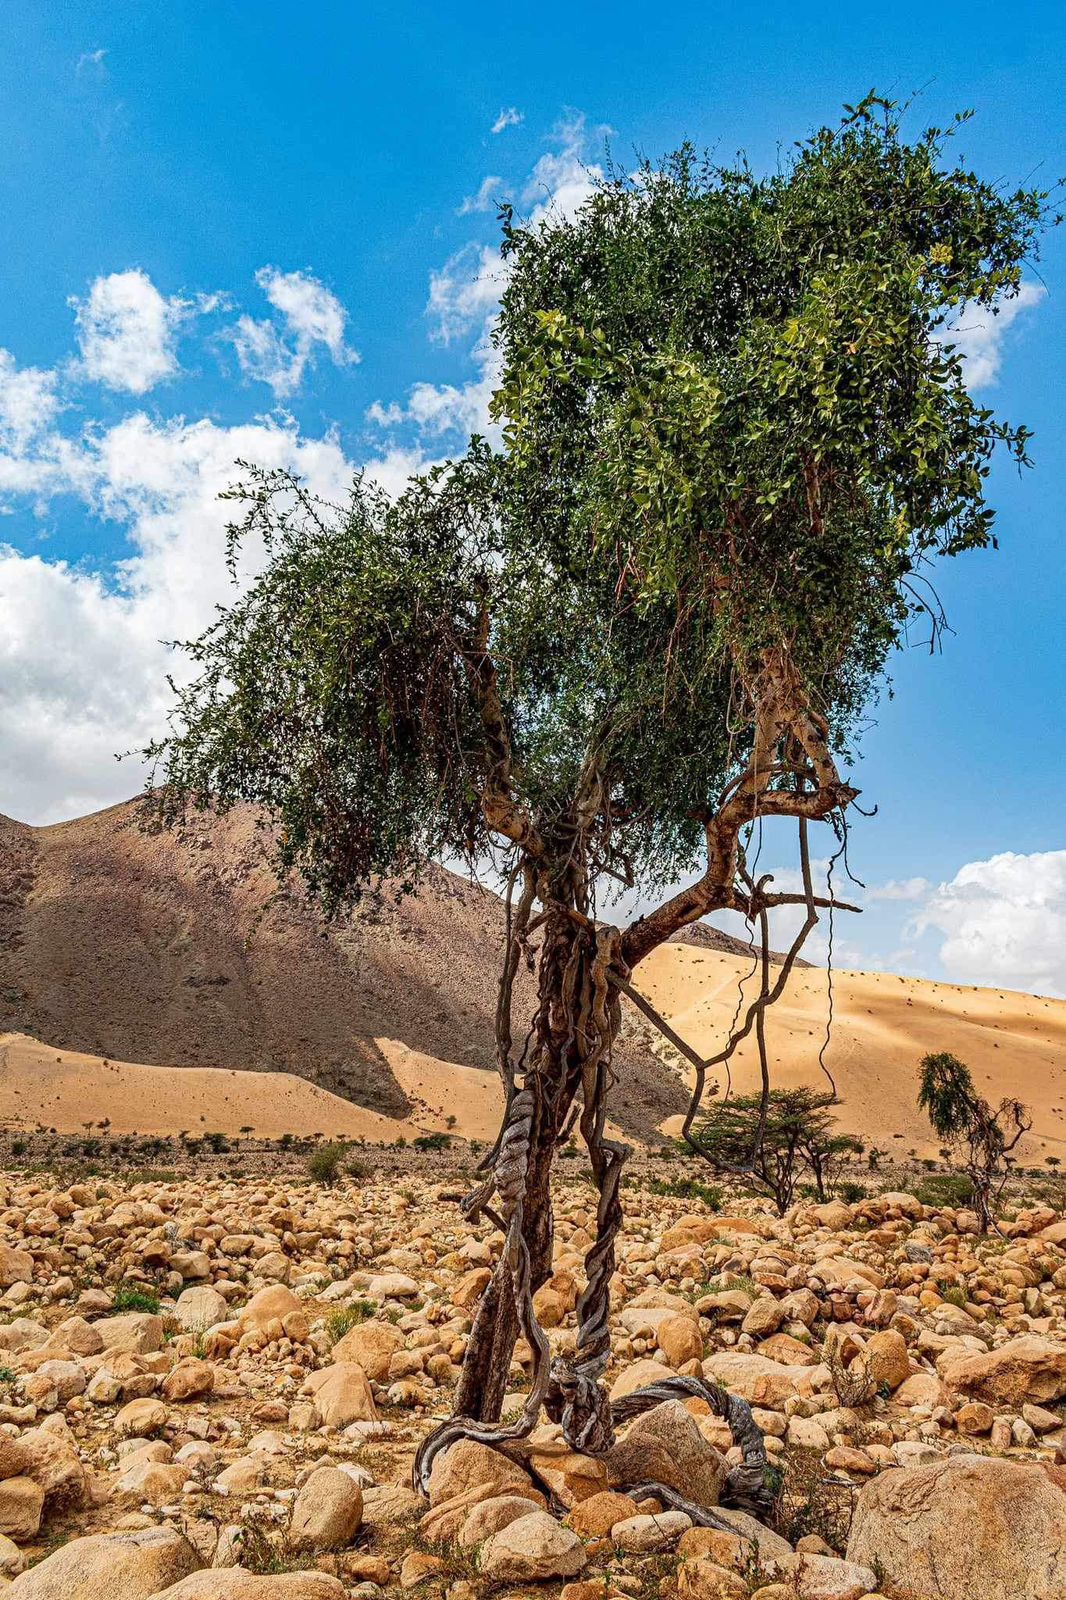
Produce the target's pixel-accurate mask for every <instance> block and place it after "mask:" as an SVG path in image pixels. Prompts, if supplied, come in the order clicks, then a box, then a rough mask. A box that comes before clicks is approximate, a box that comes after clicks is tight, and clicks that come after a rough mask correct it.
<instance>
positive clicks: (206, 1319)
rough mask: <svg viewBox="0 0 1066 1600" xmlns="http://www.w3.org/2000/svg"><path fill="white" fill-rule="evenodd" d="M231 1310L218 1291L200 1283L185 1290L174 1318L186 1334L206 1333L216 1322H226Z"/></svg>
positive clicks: (177, 1303)
mask: <svg viewBox="0 0 1066 1600" xmlns="http://www.w3.org/2000/svg"><path fill="white" fill-rule="evenodd" d="M228 1316H229V1308H228V1306H227V1305H226V1302H225V1300H224V1299H223V1298H222V1296H221V1295H220V1294H219V1292H218V1290H217V1289H212V1288H211V1285H210V1284H208V1283H198V1284H196V1285H195V1287H194V1288H192V1289H183V1290H182V1292H181V1294H179V1296H178V1298H177V1301H176V1302H175V1305H174V1318H175V1321H177V1322H178V1323H179V1324H180V1325H181V1327H183V1328H184V1329H185V1331H186V1333H206V1331H207V1329H208V1328H213V1327H214V1326H215V1323H216V1322H225V1321H226V1318H227V1317H228Z"/></svg>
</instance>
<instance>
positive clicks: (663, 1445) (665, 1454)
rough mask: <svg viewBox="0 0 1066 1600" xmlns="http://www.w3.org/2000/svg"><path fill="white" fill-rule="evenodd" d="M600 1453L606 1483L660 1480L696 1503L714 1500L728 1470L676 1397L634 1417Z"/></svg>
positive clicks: (716, 1502) (705, 1504) (706, 1503)
mask: <svg viewBox="0 0 1066 1600" xmlns="http://www.w3.org/2000/svg"><path fill="white" fill-rule="evenodd" d="M605 1459H606V1463H607V1473H608V1477H609V1478H610V1482H611V1486H612V1487H625V1486H627V1485H633V1484H641V1483H664V1484H665V1485H666V1487H667V1488H668V1489H676V1490H677V1492H678V1494H683V1495H684V1496H685V1498H686V1500H693V1501H695V1503H696V1504H697V1505H701V1506H716V1505H717V1504H718V1499H719V1496H720V1494H721V1491H722V1485H723V1483H724V1482H725V1480H726V1475H727V1473H728V1470H729V1469H728V1467H727V1466H726V1462H725V1458H724V1456H722V1455H720V1454H719V1452H718V1451H717V1450H716V1449H715V1448H714V1446H713V1445H712V1444H708V1442H707V1440H706V1439H705V1438H704V1437H703V1434H702V1433H701V1432H700V1430H699V1428H698V1426H697V1424H696V1421H695V1418H694V1417H693V1416H692V1415H691V1413H690V1412H688V1411H686V1410H685V1407H684V1406H683V1405H682V1404H681V1402H680V1401H679V1400H665V1401H664V1402H663V1403H662V1405H658V1406H653V1407H652V1409H651V1410H650V1411H646V1412H645V1413H644V1415H643V1416H641V1417H638V1418H637V1420H636V1421H635V1422H634V1423H633V1424H632V1425H631V1426H630V1428H629V1429H628V1431H627V1432H626V1435H625V1438H624V1439H620V1440H619V1441H618V1442H617V1443H616V1444H615V1445H614V1447H613V1448H612V1449H611V1450H610V1451H609V1453H608V1454H607V1456H606V1458H605Z"/></svg>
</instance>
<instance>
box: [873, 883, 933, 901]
mask: <svg viewBox="0 0 1066 1600" xmlns="http://www.w3.org/2000/svg"><path fill="white" fill-rule="evenodd" d="M928 892H929V880H928V878H890V879H889V881H888V882H887V883H875V884H874V885H873V887H872V888H870V889H867V891H866V893H867V896H868V898H869V899H871V900H920V899H921V898H922V896H923V895H925V894H928Z"/></svg>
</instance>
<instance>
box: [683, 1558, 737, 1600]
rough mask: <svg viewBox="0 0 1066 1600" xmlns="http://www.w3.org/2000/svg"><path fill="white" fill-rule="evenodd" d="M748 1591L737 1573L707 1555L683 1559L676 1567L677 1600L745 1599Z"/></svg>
mask: <svg viewBox="0 0 1066 1600" xmlns="http://www.w3.org/2000/svg"><path fill="white" fill-rule="evenodd" d="M748 1592H749V1591H748V1586H747V1584H746V1583H745V1582H744V1580H743V1579H742V1578H741V1577H740V1576H739V1575H738V1574H737V1573H735V1572H732V1571H730V1569H729V1568H728V1567H720V1566H719V1565H718V1563H717V1561H712V1560H711V1559H710V1558H709V1557H708V1556H699V1557H697V1559H696V1560H695V1561H683V1562H682V1563H681V1565H680V1566H679V1567H678V1569H677V1594H678V1600H747V1597H748Z"/></svg>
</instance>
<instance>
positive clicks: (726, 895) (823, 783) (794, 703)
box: [622, 649, 859, 1020]
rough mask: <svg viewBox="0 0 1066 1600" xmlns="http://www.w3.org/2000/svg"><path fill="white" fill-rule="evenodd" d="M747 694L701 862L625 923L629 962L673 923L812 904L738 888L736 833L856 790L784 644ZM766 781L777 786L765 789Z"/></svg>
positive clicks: (834, 807)
mask: <svg viewBox="0 0 1066 1600" xmlns="http://www.w3.org/2000/svg"><path fill="white" fill-rule="evenodd" d="M749 699H750V701H751V703H752V706H753V712H754V733H753V738H752V748H751V753H750V755H749V757H748V760H747V762H746V764H745V767H744V770H743V771H742V772H741V773H740V774H739V776H738V777H737V778H736V779H735V780H734V781H733V783H732V784H731V785H730V787H729V789H728V790H727V791H726V793H725V796H724V797H723V799H722V802H721V804H720V805H719V807H718V809H717V811H716V812H715V813H714V814H713V815H712V816H711V817H710V818H709V819H708V820H707V822H706V824H705V829H706V836H707V865H706V868H705V870H704V872H703V875H702V876H701V877H700V878H699V879H697V880H696V882H695V883H692V884H690V885H689V886H688V887H687V888H686V889H683V890H681V891H680V893H679V894H676V895H674V896H673V897H672V898H671V899H670V900H667V901H665V902H664V904H663V905H661V906H659V907H658V908H657V910H655V911H653V912H652V913H651V914H650V916H646V917H640V918H638V920H637V921H636V922H634V923H632V924H631V925H630V927H628V928H627V929H626V931H625V933H624V935H623V938H622V953H623V956H624V958H625V961H626V963H627V964H628V965H629V966H630V967H634V966H636V965H637V963H638V962H639V961H642V960H643V959H644V957H645V956H647V955H648V954H650V952H651V951H652V950H654V949H656V948H657V947H658V946H659V945H660V944H662V943H664V941H665V940H667V939H669V938H670V937H671V935H672V934H674V933H677V932H678V931H679V929H681V928H684V927H688V926H689V925H690V924H691V923H693V922H698V921H699V920H700V918H701V917H705V916H707V915H708V913H709V912H712V911H722V910H742V911H743V913H744V914H745V915H748V916H752V915H754V916H758V915H759V914H760V912H761V911H763V910H765V909H767V908H768V907H770V906H772V905H775V904H776V905H788V904H804V905H806V906H807V907H808V911H810V910H811V907H812V901H813V896H812V895H811V894H809V893H807V892H806V886H805V893H804V894H803V896H802V897H794V898H784V897H778V896H774V897H773V898H772V899H767V898H762V897H760V896H758V895H749V896H745V895H744V894H742V893H740V892H738V889H737V876H738V868H739V860H740V835H741V831H742V829H743V828H744V827H745V826H747V824H748V823H750V822H752V821H754V820H755V818H756V817H798V818H803V819H806V820H808V821H824V820H825V819H826V818H828V817H829V816H831V815H832V814H833V813H834V812H838V811H842V810H844V809H845V808H846V807H847V806H848V805H850V804H851V802H852V801H853V800H854V799H855V798H856V796H857V795H858V792H859V791H858V790H857V789H855V788H853V787H852V786H851V785H850V784H846V783H844V782H843V781H842V780H841V778H840V774H839V773H838V771H837V767H836V763H835V761H834V760H833V756H832V752H831V750H830V748H829V738H828V727H827V724H826V722H825V719H824V718H823V717H820V716H819V715H818V714H817V713H816V712H815V711H813V710H812V708H811V705H810V700H809V696H808V695H807V693H806V691H805V689H804V687H803V684H802V682H801V680H800V676H799V673H798V671H797V669H796V667H795V665H794V664H793V662H792V661H791V659H790V657H789V655H788V652H787V651H786V650H784V649H779V650H768V651H766V652H765V654H764V656H763V659H762V663H761V668H760V670H759V672H758V674H757V675H756V677H755V680H754V682H753V683H752V685H751V687H750V689H749ZM782 774H785V775H786V776H787V777H788V778H790V779H791V782H792V786H791V787H785V786H783V785H782ZM771 784H776V785H778V786H776V787H773V788H771ZM808 931H809V930H808ZM801 942H802V941H801ZM797 954H798V950H797ZM793 960H795V957H793ZM778 992H779V991H778ZM753 1020H754V1018H753Z"/></svg>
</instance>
